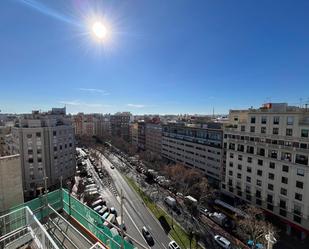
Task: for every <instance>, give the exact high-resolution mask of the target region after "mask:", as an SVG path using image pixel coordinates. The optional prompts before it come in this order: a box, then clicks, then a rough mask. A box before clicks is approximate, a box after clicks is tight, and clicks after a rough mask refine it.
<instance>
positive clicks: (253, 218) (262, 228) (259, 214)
mask: <svg viewBox="0 0 309 249" xmlns="http://www.w3.org/2000/svg"><path fill="white" fill-rule="evenodd" d="M244 211H245V213H246V214H247V216H246V217H244V218H242V219H238V226H237V227H238V231H237V232H238V235H239V236H240V237H241V238H242V239H243V240H244V241H248V240H252V241H253V243H254V244H256V243H262V244H264V245H266V244H267V241H266V239H265V235H267V234H269V233H272V234H273V235H274V236H275V237H277V236H278V233H277V230H276V228H275V227H274V226H273V225H272V224H271V223H269V222H267V221H265V217H264V213H263V211H262V210H261V209H259V208H257V207H254V206H248V207H246V208H245V210H244Z"/></svg>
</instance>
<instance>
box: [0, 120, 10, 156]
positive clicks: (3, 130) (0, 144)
mask: <svg viewBox="0 0 309 249" xmlns="http://www.w3.org/2000/svg"><path fill="white" fill-rule="evenodd" d="M10 133H11V127H7V126H0V155H4V154H5V137H6V136H7V135H8V134H10Z"/></svg>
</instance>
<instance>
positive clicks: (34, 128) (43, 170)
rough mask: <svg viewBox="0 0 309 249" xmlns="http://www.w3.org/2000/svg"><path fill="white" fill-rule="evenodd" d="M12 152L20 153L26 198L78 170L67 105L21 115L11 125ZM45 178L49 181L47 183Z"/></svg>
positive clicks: (72, 130) (56, 183) (50, 186)
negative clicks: (76, 168)
mask: <svg viewBox="0 0 309 249" xmlns="http://www.w3.org/2000/svg"><path fill="white" fill-rule="evenodd" d="M12 140H13V145H12V146H13V152H16V153H19V154H20V156H21V168H22V179H23V189H24V196H25V198H27V199H28V198H33V197H35V196H37V194H38V193H39V191H40V189H42V188H44V186H45V184H47V187H48V188H52V187H53V186H56V185H58V184H59V183H60V179H61V178H62V179H63V181H65V180H66V179H68V178H70V177H72V176H73V175H74V172H75V167H76V163H75V143H74V129H73V126H72V123H71V119H70V118H68V117H66V114H65V109H62V112H61V113H60V112H59V109H55V111H54V112H53V110H52V111H51V112H48V113H41V112H38V111H34V112H32V114H25V115H22V116H21V117H20V118H19V119H18V120H17V121H16V124H15V126H14V127H13V128H12ZM45 181H46V183H45Z"/></svg>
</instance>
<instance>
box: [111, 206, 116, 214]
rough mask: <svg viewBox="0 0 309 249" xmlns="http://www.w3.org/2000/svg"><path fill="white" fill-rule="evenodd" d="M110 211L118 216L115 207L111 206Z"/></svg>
mask: <svg viewBox="0 0 309 249" xmlns="http://www.w3.org/2000/svg"><path fill="white" fill-rule="evenodd" d="M110 212H111V213H112V214H114V215H116V216H117V211H116V209H115V208H114V207H111V208H110Z"/></svg>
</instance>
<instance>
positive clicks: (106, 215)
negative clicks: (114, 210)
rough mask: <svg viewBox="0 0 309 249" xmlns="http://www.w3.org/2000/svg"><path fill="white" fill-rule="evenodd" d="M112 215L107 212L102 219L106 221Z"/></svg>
mask: <svg viewBox="0 0 309 249" xmlns="http://www.w3.org/2000/svg"><path fill="white" fill-rule="evenodd" d="M109 215H110V212H108V211H107V212H105V213H104V214H103V215H102V216H101V217H102V219H103V220H104V221H105V220H106V218H107V217H108V216H109Z"/></svg>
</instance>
